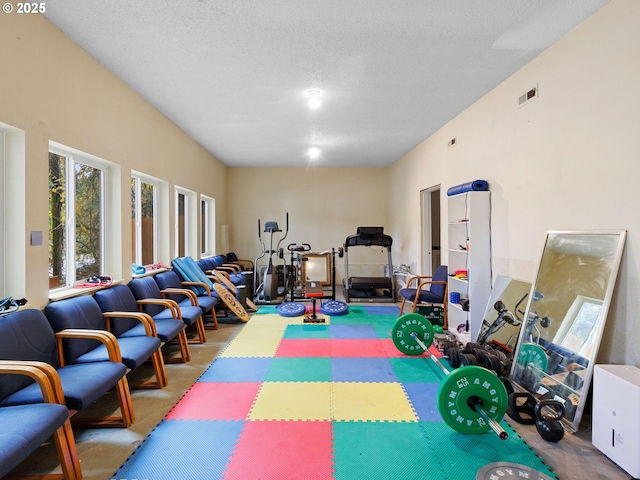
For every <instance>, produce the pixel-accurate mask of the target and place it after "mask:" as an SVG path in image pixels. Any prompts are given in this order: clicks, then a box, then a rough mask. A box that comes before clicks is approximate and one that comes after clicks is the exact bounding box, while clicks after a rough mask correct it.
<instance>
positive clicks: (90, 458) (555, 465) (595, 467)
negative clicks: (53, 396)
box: [19, 304, 631, 480]
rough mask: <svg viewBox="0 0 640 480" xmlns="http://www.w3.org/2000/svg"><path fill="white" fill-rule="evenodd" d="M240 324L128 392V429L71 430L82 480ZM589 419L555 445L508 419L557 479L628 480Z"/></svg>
mask: <svg viewBox="0 0 640 480" xmlns="http://www.w3.org/2000/svg"><path fill="white" fill-rule="evenodd" d="M387 305H388V304H387ZM242 326H243V324H241V323H223V322H222V321H221V323H220V328H219V329H218V330H208V331H207V340H208V341H207V343H206V344H203V345H199V344H195V345H191V361H190V362H189V363H187V364H180V363H178V364H170V365H167V374H168V377H169V385H168V386H167V387H165V388H164V389H161V390H135V391H132V398H133V405H134V410H135V415H136V420H135V422H134V424H133V425H132V426H131V427H129V428H127V429H123V428H114V429H92V430H80V429H74V433H75V437H76V443H77V447H78V454H79V456H80V461H81V465H82V471H83V474H84V478H85V479H86V480H107V479H112V478H113V477H112V475H113V474H114V472H115V471H116V470H117V469H118V468H119V466H120V465H121V464H122V463H123V462H124V461H125V460H126V459H127V458H128V457H129V455H131V453H132V452H133V450H134V449H135V448H136V447H137V446H138V445H139V444H140V443H141V442H142V441H143V440H144V439H145V438H146V437H147V435H148V434H149V432H151V431H152V430H153V429H154V427H155V426H156V425H157V424H158V423H159V422H160V421H161V420H162V418H163V417H164V416H165V415H166V414H167V412H168V411H169V410H170V409H171V408H172V407H173V405H175V404H176V403H177V402H178V400H180V398H181V397H182V396H183V395H184V393H185V392H186V391H187V390H188V389H189V388H190V387H191V385H192V384H193V383H194V382H195V381H196V380H197V379H198V377H199V376H200V375H201V374H202V372H203V371H204V370H205V369H206V368H207V366H208V365H209V364H210V363H211V362H212V361H213V360H214V359H215V358H216V356H217V355H218V353H219V352H220V351H221V350H222V349H224V347H225V346H226V345H227V344H228V342H229V341H230V340H231V339H233V337H234V336H235V334H236V333H237V332H239V331H240V330H241V329H242ZM165 348H168V349H169V351H168V352H167V353H169V354H171V353H172V352H171V349H173V347H171V346H169V347H165ZM140 370H141V371H140V372H136V377H140V378H144V377H145V376H149V375H151V369H150V367H149V368H148V369H147V368H146V366H145V367H143V368H142V369H140ZM130 375H131V374H130ZM212 401H214V400H212ZM94 408H95V409H96V410H98V409H99V410H101V411H103V412H106V413H116V409H117V404H116V401H115V399H114V398H105V399H103V400H102V401H101V402H100V403H99V404H97V405H96V406H94V407H92V409H94ZM96 410H94V412H95V411H96ZM590 420H591V418H590V415H589V414H586V415H585V416H584V418H583V421H582V425H581V428H580V431H579V432H578V433H577V434H573V435H572V434H568V433H567V434H566V435H565V437H564V438H563V439H562V440H561V441H560V442H558V443H555V444H554V443H548V442H546V441H544V440H542V439H541V438H540V436H539V435H538V434H537V432H536V429H535V426H533V425H519V424H517V423H515V422H510V423H511V424H512V425H513V427H514V428H515V430H516V431H517V432H518V433H519V435H520V436H521V437H522V438H523V439H524V440H525V441H526V442H527V443H528V444H529V445H530V446H531V447H532V448H533V449H534V450H535V451H536V452H538V454H539V455H540V457H541V458H542V459H543V460H544V461H545V462H546V463H547V464H548V465H549V466H550V467H551V469H552V470H553V471H554V472H556V474H557V475H558V477H559V479H560V480H587V479H588V480H598V479H603V480H604V479H606V480H629V479H630V478H631V477H630V475H628V474H627V473H625V472H624V471H623V470H622V469H621V468H619V467H618V466H617V465H616V464H614V463H613V462H612V461H610V460H609V459H608V458H607V457H605V456H604V455H603V454H602V453H600V451H598V450H597V449H596V448H595V447H593V445H592V444H591V429H590V423H591V422H590ZM57 462H58V461H57V455H56V453H55V449H54V448H53V447H52V446H45V447H43V448H41V449H39V450H38V451H37V452H36V453H35V454H34V455H32V456H31V457H30V458H29V459H28V460H26V461H25V462H24V464H23V465H22V467H21V468H19V470H28V471H30V472H33V471H38V472H51V471H54V470H57V471H59V467H58V463H57ZM119 480H124V479H119ZM126 480H131V479H126ZM148 480H153V479H148ZM176 480H178V479H176ZM185 480H186V479H185ZM198 480H200V479H198Z"/></svg>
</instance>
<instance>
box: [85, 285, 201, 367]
mask: <svg viewBox="0 0 640 480" xmlns="http://www.w3.org/2000/svg"><path fill="white" fill-rule="evenodd" d="M93 298H95V299H96V302H97V303H98V306H99V307H100V310H102V314H103V315H104V318H105V321H106V324H107V329H108V330H109V331H111V332H113V333H114V334H115V335H116V336H117V337H136V336H140V335H147V330H146V329H147V328H148V327H147V323H148V322H153V323H154V324H155V327H156V333H157V334H158V338H159V339H160V340H161V341H162V343H163V344H164V345H166V344H168V343H169V342H174V341H175V342H177V344H178V346H179V348H180V356H179V357H177V358H176V357H171V358H165V360H164V361H165V363H176V362H181V363H185V362H188V361H189V360H190V359H191V354H190V352H189V345H188V342H187V336H186V334H185V331H184V329H185V324H184V322H183V321H182V320H180V319H177V318H173V317H165V318H156V319H153V318H151V316H149V315H148V314H146V313H143V312H140V310H139V307H138V302H137V301H136V297H134V296H133V293H132V292H131V289H130V288H129V287H127V286H126V285H115V286H113V287H110V288H105V289H103V290H98V291H97V292H95V293H94V294H93ZM142 317H145V318H146V319H147V321H146V322H144V323H142V322H141V321H140V319H141V318H142ZM115 319H118V320H115Z"/></svg>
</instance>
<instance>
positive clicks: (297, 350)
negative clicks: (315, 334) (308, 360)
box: [275, 338, 331, 357]
mask: <svg viewBox="0 0 640 480" xmlns="http://www.w3.org/2000/svg"><path fill="white" fill-rule="evenodd" d="M275 356H276V357H330V356H331V340H329V339H328V338H321V339H318V338H305V339H298V338H296V339H287V338H285V339H282V341H281V342H280V345H279V346H278V350H277V351H276V355H275Z"/></svg>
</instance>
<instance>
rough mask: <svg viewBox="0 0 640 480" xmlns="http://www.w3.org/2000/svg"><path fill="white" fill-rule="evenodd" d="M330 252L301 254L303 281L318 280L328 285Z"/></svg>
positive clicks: (329, 280)
mask: <svg viewBox="0 0 640 480" xmlns="http://www.w3.org/2000/svg"><path fill="white" fill-rule="evenodd" d="M330 271H331V253H308V254H306V255H303V262H302V277H303V278H304V281H305V282H320V283H321V284H322V285H328V284H329V283H330V282H331V278H330V277H329V272H330Z"/></svg>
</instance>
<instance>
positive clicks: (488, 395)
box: [437, 365, 508, 435]
mask: <svg viewBox="0 0 640 480" xmlns="http://www.w3.org/2000/svg"><path fill="white" fill-rule="evenodd" d="M472 397H475V398H477V399H479V401H480V403H481V404H482V408H483V409H484V410H485V412H487V414H488V415H489V417H491V418H492V419H494V420H496V421H500V420H502V418H503V417H504V414H505V412H506V411H507V406H508V396H507V391H506V389H505V387H504V385H503V384H502V381H501V380H500V379H499V378H498V376H497V375H495V374H494V373H493V372H491V371H489V370H487V369H486V368H482V367H479V366H476V365H469V366H464V367H460V368H459V369H457V370H454V371H453V372H451V373H450V374H449V375H447V377H446V378H445V379H444V380H443V381H442V383H440V388H439V389H438V399H437V403H438V411H439V412H440V415H441V416H442V419H443V420H444V421H445V423H446V424H447V425H449V426H450V427H451V428H453V429H454V430H455V431H457V432H460V433H464V434H466V435H474V434H479V433H485V432H487V431H488V430H489V429H490V428H491V427H490V426H489V424H488V423H487V421H486V420H485V419H484V418H483V417H482V416H481V415H480V414H479V413H478V412H476V411H475V410H474V409H473V408H472V407H471V406H470V405H469V403H468V401H469V399H470V398H472Z"/></svg>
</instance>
